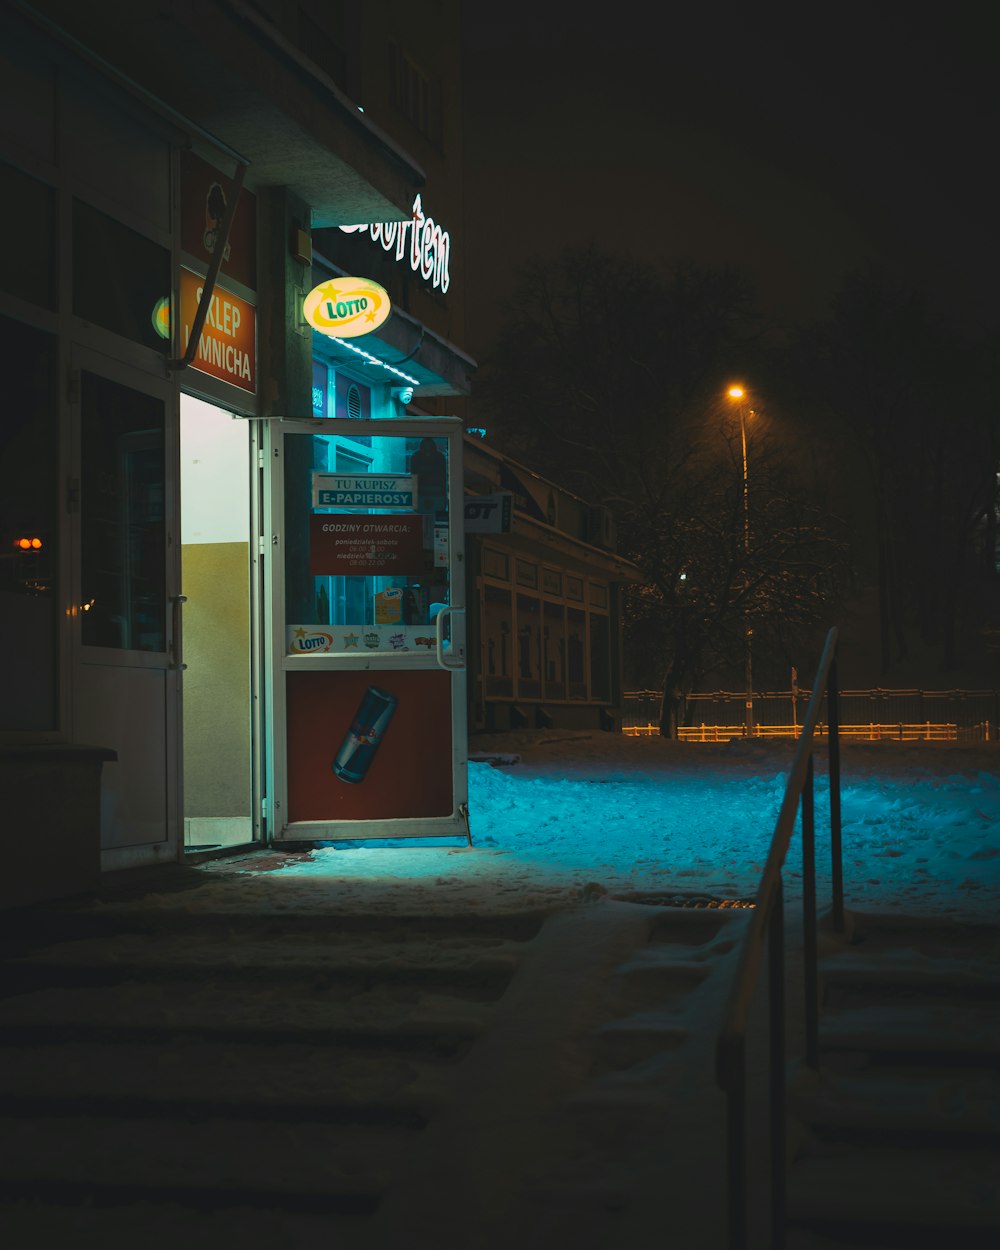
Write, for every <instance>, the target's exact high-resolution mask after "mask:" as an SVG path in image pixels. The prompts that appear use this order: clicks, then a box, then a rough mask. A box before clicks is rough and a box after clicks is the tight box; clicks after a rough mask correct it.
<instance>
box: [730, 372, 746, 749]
mask: <svg viewBox="0 0 1000 1250" xmlns="http://www.w3.org/2000/svg"><path fill="white" fill-rule="evenodd" d="M726 394H727V395H728V396H729V398H730V399H731V400H732V401H733V402H734V403H735V404H736V405H737V410H738V412H739V414H740V445H741V446H742V449H743V551H744V555H745V556H746V557H747V567H746V582H745V584H744V598H743V657H744V661H745V666H746V722H745V724H746V735H747V737H748V738H749V737H751V736H752V735H753V648H752V638H753V630H752V629H751V628H750V622H749V583H750V565H749V556H750V473H749V467H748V465H747V416H748V415H750V416H753V410H752V409H751V410H750V412H749V414H748V412H747V407H746V404H745V403H744V402H743V401H744V400H745V399H746V391H745V390H744V389H743V387H742V386H737V385H733V386H731V387H730V388H729V390H728V391H726Z"/></svg>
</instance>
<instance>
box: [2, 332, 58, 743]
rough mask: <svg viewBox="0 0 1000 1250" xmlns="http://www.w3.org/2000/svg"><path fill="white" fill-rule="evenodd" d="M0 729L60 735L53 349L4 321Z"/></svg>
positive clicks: (46, 340) (38, 335)
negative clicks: (58, 723)
mask: <svg viewBox="0 0 1000 1250" xmlns="http://www.w3.org/2000/svg"><path fill="white" fill-rule="evenodd" d="M0 343H2V357H3V377H4V384H3V392H2V396H0V655H3V656H4V661H5V662H4V664H3V667H2V669H0V728H2V729H21V730H41V729H55V728H56V727H57V720H58V718H57V699H56V691H57V688H58V683H57V679H56V674H57V667H56V635H57V628H56V626H57V615H56V613H57V606H58V594H57V589H58V588H57V585H56V571H57V569H58V567H59V563H58V559H57V555H58V523H57V522H58V513H57V497H56V472H57V465H58V458H57V455H56V448H57V446H58V427H57V402H56V401H57V391H56V376H57V373H56V360H57V352H56V340H55V338H54V337H53V336H52V335H50V334H45V333H44V332H43V331H41V330H35V329H33V328H31V327H30V326H25V325H21V324H20V323H19V322H17V321H11V320H9V319H8V318H6V317H0Z"/></svg>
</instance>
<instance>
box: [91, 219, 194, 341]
mask: <svg viewBox="0 0 1000 1250" xmlns="http://www.w3.org/2000/svg"><path fill="white" fill-rule="evenodd" d="M169 297H170V253H169V251H167V249H166V248H163V247H160V246H159V245H158V244H156V243H154V242H153V241H152V240H151V239H147V238H146V237H145V236H144V235H141V234H138V233H137V232H136V231H135V230H130V229H129V228H128V226H123V225H122V224H121V222H119V221H116V220H115V219H114V218H113V217H109V216H108V215H107V214H106V213H102V212H99V211H98V210H97V209H96V208H92V207H91V206H90V205H89V204H86V203H85V202H84V201H83V200H74V201H73V312H74V313H75V314H76V315H77V316H78V317H82V318H83V319H84V320H85V321H91V322H93V323H94V325H98V326H102V327H103V328H104V329H105V330H111V331H112V332H113V333H115V334H120V335H121V336H122V337H123V338H126V339H129V340H131V341H132V342H133V343H141V344H143V345H144V346H145V347H151V348H153V349H154V350H155V351H158V352H161V353H163V354H164V355H166V354H167V352H169V350H170V342H169V339H167V338H164V337H163V335H162V333H160V330H159V329H158V324H159V323H158V321H157V311H158V309H159V308H160V306H161V305H162V301H163V300H164V299H169Z"/></svg>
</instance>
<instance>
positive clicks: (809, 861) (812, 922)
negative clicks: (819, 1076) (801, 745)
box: [802, 753, 819, 1071]
mask: <svg viewBox="0 0 1000 1250" xmlns="http://www.w3.org/2000/svg"><path fill="white" fill-rule="evenodd" d="M814 772H815V770H814V767H813V756H812V754H811V753H810V756H809V764H808V767H807V768H806V784H805V787H804V788H803V790H802V957H803V971H804V974H805V986H804V989H805V1029H806V1063H807V1064H808V1065H809V1067H810V1068H812V1069H813V1070H814V1071H815V1070H816V1069H818V1068H819V989H818V980H819V973H818V952H817V941H816V803H815V792H814V789H813V778H814Z"/></svg>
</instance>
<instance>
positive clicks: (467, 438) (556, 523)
mask: <svg viewBox="0 0 1000 1250" xmlns="http://www.w3.org/2000/svg"><path fill="white" fill-rule="evenodd" d="M426 19H427V15H426V13H425V12H424V11H423V10H419V9H414V7H413V6H407V5H404V4H402V3H398V4H397V3H387V4H380V5H378V6H372V5H353V6H351V5H347V4H342V3H320V2H319V0H311V2H307V0H303V2H300V3H291V2H284V0H272V2H270V3H264V2H261V3H251V2H250V0H209V2H208V3H204V2H202V3H195V2H194V0H173V2H172V3H170V4H168V5H140V6H136V5H134V4H126V3H123V2H121V0H107V2H105V3H102V4H101V5H97V6H79V5H74V4H70V3H66V2H64V0H38V2H37V3H34V4H29V3H24V2H22V0H3V3H2V4H0V22H2V33H3V38H2V40H0V190H2V195H3V204H4V212H5V224H6V228H5V231H4V235H3V239H2V243H0V331H2V338H0V342H2V352H3V359H4V365H5V375H6V378H7V382H8V385H7V386H6V388H5V395H4V399H3V401H2V420H0V544H2V552H0V639H2V642H3V644H4V648H5V654H6V655H7V656H8V657H16V659H15V660H14V662H11V663H8V664H7V665H6V666H5V668H4V670H3V671H2V673H0V775H2V776H3V778H4V780H5V781H6V782H7V788H8V793H9V794H10V795H11V796H12V798H11V803H10V805H9V807H8V815H7V820H8V822H9V823H10V826H11V836H12V838H13V839H14V840H15V841H16V843H17V846H18V848H19V849H18V852H17V854H18V856H19V858H18V859H17V861H16V863H15V867H14V869H13V871H12V872H9V873H8V874H7V882H8V884H7V886H6V887H5V891H4V894H3V897H2V900H0V901H2V902H3V903H4V904H11V903H19V902H28V901H32V900H33V899H34V898H37V897H44V896H45V895H46V894H54V893H60V892H62V893H65V892H69V891H72V890H75V889H84V888H89V887H90V886H91V885H92V884H93V882H94V879H95V875H96V874H98V873H99V872H101V871H105V870H110V869H115V868H122V867H130V866H142V865H149V864H155V863H160V862H176V861H177V859H178V858H180V857H181V856H182V855H183V854H184V853H185V850H187V851H188V852H192V853H195V852H199V851H209V850H214V849H215V848H220V847H221V848H225V847H231V846H235V845H243V844H245V843H254V842H257V843H260V842H264V841H274V842H282V841H284V842H295V841H302V840H309V839H329V838H335V837H369V836H373V835H381V836H386V835H389V834H392V835H398V836H420V835H431V834H460V833H462V832H463V831H464V830H466V829H467V820H466V813H465V797H466V795H465V752H466V735H467V731H468V729H469V727H470V726H471V727H472V728H474V729H494V728H500V729H502V728H507V727H510V726H516V725H519V724H521V723H529V724H546V723H573V724H588V725H590V724H592V725H593V726H595V727H602V726H603V727H610V726H612V725H613V724H614V722H615V712H614V709H615V707H616V706H617V705H618V704H620V678H619V677H618V676H617V674H618V673H619V672H620V657H619V656H618V654H617V650H616V648H617V642H616V639H617V637H618V633H619V630H618V627H617V621H616V613H617V611H618V608H617V593H618V592H617V587H618V585H619V584H620V582H621V581H622V580H623V579H627V577H628V571H627V570H626V569H624V566H622V565H621V563H620V562H618V561H617V560H616V559H615V558H614V556H613V551H612V547H613V542H612V541H611V540H610V538H609V534H608V531H607V528H606V526H605V527H604V528H602V526H601V522H600V519H599V518H598V519H597V520H596V521H595V517H594V514H592V513H591V512H590V511H588V510H587V509H586V507H585V505H583V504H582V502H581V501H573V500H572V499H571V498H570V497H569V496H568V495H566V494H565V493H564V492H559V491H557V490H556V489H555V488H552V487H550V486H549V485H547V484H545V483H544V482H543V481H542V479H540V478H538V477H537V476H536V475H533V474H531V473H530V472H528V471H527V470H524V469H522V468H520V467H519V466H513V465H510V464H508V463H507V462H506V461H504V460H503V458H502V457H500V456H498V455H497V454H496V453H495V452H493V451H491V450H490V449H489V448H488V446H486V445H484V444H483V443H482V442H481V440H479V439H478V438H477V437H476V436H475V435H469V434H467V433H466V426H467V424H468V420H469V418H468V410H467V405H466V397H467V396H468V395H469V393H470V390H471V385H472V384H471V379H472V374H473V371H474V367H475V365H474V362H473V361H472V360H471V359H470V358H469V357H468V356H467V355H466V353H465V352H464V351H463V350H462V347H461V343H462V341H463V338H464V290H465V283H466V274H465V272H464V268H463V260H462V248H461V224H462V182H461V145H462V134H461V74H460V66H461V55H460V21H459V6H458V4H457V3H454V2H450V3H449V2H443V3H440V4H437V5H435V6H434V21H433V22H428V21H427V20H426ZM356 277H361V278H362V279H364V280H365V281H368V282H374V283H375V284H376V288H373V289H378V290H380V291H382V292H383V293H384V294H385V297H386V299H387V300H389V301H390V302H391V306H392V315H391V317H390V318H389V319H388V320H387V321H386V322H385V323H384V324H383V325H381V326H380V327H379V328H378V329H377V330H375V331H374V332H371V333H366V334H364V335H363V336H359V337H352V336H351V335H344V334H341V333H339V332H334V333H331V332H330V325H329V324H326V325H325V326H320V327H317V324H316V321H315V320H310V314H309V313H308V309H309V308H310V306H311V307H313V308H314V309H315V308H318V309H319V310H320V313H322V311H323V309H324V308H325V309H326V310H327V312H328V313H329V317H331V318H334V319H336V310H337V309H338V307H339V306H340V305H343V307H344V309H345V310H346V309H347V308H348V305H349V304H350V298H349V297H348V298H346V300H345V299H341V298H339V296H338V295H337V294H331V292H333V293H336V292H340V290H341V288H340V287H339V286H338V285H337V284H338V283H340V282H342V281H343V280H344V279H351V278H356ZM317 292H318V293H319V294H316V293H317ZM313 297H315V298H313ZM310 298H313V304H312V305H310ZM356 298H358V299H361V298H365V297H363V296H358V297H356ZM320 320H322V317H321V318H320ZM456 413H458V414H459V415H455V414H456ZM476 500H478V501H479V502H478V503H477V502H475V501H476ZM467 501H472V503H471V510H470V507H467V506H466V502H467ZM505 501H506V502H505ZM492 504H496V507H497V509H498V510H499V511H498V515H502V516H503V517H504V518H505V520H504V523H503V524H502V525H501V526H500V527H499V528H496V527H494V528H488V529H487V531H486V532H484V531H483V528H482V525H481V524H480V517H481V515H482V514H485V512H487V511H490V506H491V505H492ZM595 526H596V528H595ZM467 530H468V533H467ZM595 536H596V537H595ZM531 579H534V581H533V582H532V580H531ZM54 865H62V869H63V870H56V869H55V868H54Z"/></svg>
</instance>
